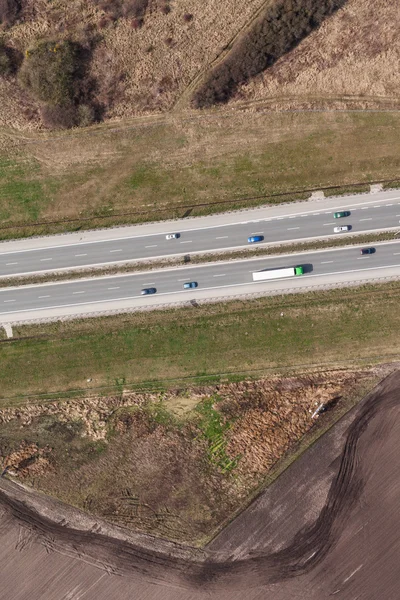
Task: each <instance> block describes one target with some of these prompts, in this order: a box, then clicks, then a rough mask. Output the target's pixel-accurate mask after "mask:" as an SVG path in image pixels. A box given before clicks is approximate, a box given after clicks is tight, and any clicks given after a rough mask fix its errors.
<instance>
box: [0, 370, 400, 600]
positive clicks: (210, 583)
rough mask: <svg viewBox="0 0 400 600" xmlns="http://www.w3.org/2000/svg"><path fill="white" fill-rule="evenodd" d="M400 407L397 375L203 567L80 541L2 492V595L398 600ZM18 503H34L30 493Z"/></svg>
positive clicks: (248, 515) (90, 538) (163, 549)
mask: <svg viewBox="0 0 400 600" xmlns="http://www.w3.org/2000/svg"><path fill="white" fill-rule="evenodd" d="M399 408H400V372H399V371H396V372H395V373H393V374H392V375H390V376H389V377H387V378H386V379H384V380H383V381H382V383H381V384H379V385H378V386H377V387H376V388H375V390H374V391H373V392H371V393H370V394H368V396H367V397H366V398H365V399H364V400H363V401H362V402H361V403H360V404H359V405H358V406H357V407H356V408H355V409H353V411H351V412H350V413H348V414H347V415H346V417H344V418H343V419H342V420H341V421H340V422H339V423H338V424H337V425H336V426H335V427H334V428H333V429H331V431H330V432H329V433H328V434H327V435H325V436H324V437H323V438H321V439H320V440H319V442H317V443H316V444H315V445H314V446H313V447H312V448H311V449H310V450H308V452H306V453H305V454H304V455H303V456H302V457H301V458H300V459H299V460H298V461H297V462H296V463H295V464H293V465H292V466H291V467H290V468H289V469H288V470H287V471H286V472H285V473H284V474H283V475H282V476H281V477H280V478H279V480H277V481H276V482H275V484H273V485H271V486H270V487H269V488H268V489H267V490H266V491H265V492H264V493H263V494H262V495H261V496H260V497H259V498H258V499H257V500H256V501H255V502H254V503H253V504H252V505H251V506H250V507H249V509H248V510H246V511H245V512H244V513H242V515H241V516H240V517H238V518H237V519H236V520H235V521H234V522H232V523H231V525H230V526H229V527H228V528H226V529H225V530H224V531H223V532H222V533H221V534H220V536H219V537H217V538H216V539H215V540H214V542H213V543H212V544H210V545H209V546H208V547H207V548H206V549H205V554H204V555H203V557H201V556H200V555H199V554H198V553H195V552H194V551H193V552H192V554H191V558H190V549H186V550H185V549H180V548H179V547H175V548H174V547H171V546H168V545H166V544H165V543H161V542H160V544H159V550H158V552H157V550H156V548H155V547H154V543H155V542H154V540H153V541H151V540H150V539H149V540H147V542H146V544H147V546H145V545H144V543H142V545H140V544H139V543H138V540H137V539H136V540H133V541H132V542H131V543H128V542H127V541H123V540H122V539H121V534H119V536H120V541H112V539H110V538H107V537H106V536H104V535H102V534H101V533H93V532H84V531H82V529H81V528H82V524H81V525H80V530H79V529H76V526H75V528H72V527H71V526H68V522H67V523H66V522H65V520H64V521H62V522H61V523H54V522H52V521H50V520H48V519H47V518H46V517H38V516H37V514H36V513H35V511H32V509H30V508H28V506H26V505H25V504H24V503H21V502H18V500H16V499H15V490H14V491H12V490H11V489H10V484H8V483H7V482H5V483H4V484H2V487H3V488H8V490H9V491H8V495H5V494H4V492H2V493H1V497H2V511H3V516H2V521H1V522H2V529H1V540H2V546H1V561H2V594H3V596H2V597H4V598H13V600H14V599H15V600H22V599H25V598H27V597H29V598H30V600H39V599H40V600H53V599H54V598H60V599H67V598H74V599H78V598H79V600H94V599H96V600H102V599H103V598H104V599H106V598H107V599H108V598H110V597H113V598H117V599H125V598H126V599H128V598H132V595H134V596H135V597H138V598H149V599H152V600H153V599H154V600H157V599H160V600H161V599H162V600H200V599H203V598H209V599H210V598H211V599H214V598H215V600H217V599H218V600H228V599H229V600H230V599H233V600H240V599H242V598H243V595H244V594H245V595H246V598H248V599H249V600H269V599H271V600H272V599H273V600H306V599H311V600H314V599H315V600H324V599H326V600H328V599H329V598H331V597H335V596H337V597H339V598H343V599H344V600H354V599H355V598H362V599H363V600H376V599H377V598H382V599H383V598H384V599H385V600H397V598H398V589H399V586H400V579H399V577H400V576H399V571H398V568H397V567H398V556H399V552H400V509H399V506H400V505H399V502H398V490H399V487H398V482H399V476H400V459H399V456H400V454H399V451H398V449H399V444H398V440H399V435H400V414H399ZM19 494H20V496H21V497H22V498H24V501H25V502H28V504H29V500H27V498H28V497H29V494H28V495H26V494H25V493H23V492H19ZM13 496H14V497H13ZM54 510H56V509H54V508H53V513H54ZM57 510H60V507H58V509H57ZM47 514H48V515H51V514H52V511H51V510H48V512H47ZM68 518H69V517H68ZM60 520H61V519H60V517H59V518H58V521H60ZM75 522H76V521H75ZM98 527H99V525H98V526H97V529H98ZM152 544H153V549H152V550H151V549H150V548H151V545H152ZM146 548H147V549H146Z"/></svg>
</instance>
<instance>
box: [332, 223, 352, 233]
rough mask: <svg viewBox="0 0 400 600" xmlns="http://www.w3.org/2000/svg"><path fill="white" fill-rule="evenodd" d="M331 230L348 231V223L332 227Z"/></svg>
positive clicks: (336, 231)
mask: <svg viewBox="0 0 400 600" xmlns="http://www.w3.org/2000/svg"><path fill="white" fill-rule="evenodd" d="M333 231H334V232H335V233H341V232H342V231H350V225H342V226H341V227H334V228H333Z"/></svg>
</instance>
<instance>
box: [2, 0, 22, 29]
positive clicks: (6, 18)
mask: <svg viewBox="0 0 400 600" xmlns="http://www.w3.org/2000/svg"><path fill="white" fill-rule="evenodd" d="M21 8H22V6H21V2H19V0H0V23H1V24H3V25H7V26H8V27H11V25H14V23H15V21H16V20H17V18H18V15H19V14H20V11H21Z"/></svg>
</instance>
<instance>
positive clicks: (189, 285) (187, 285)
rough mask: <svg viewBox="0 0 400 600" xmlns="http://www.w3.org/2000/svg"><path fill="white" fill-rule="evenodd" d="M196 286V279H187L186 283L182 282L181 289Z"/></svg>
mask: <svg viewBox="0 0 400 600" xmlns="http://www.w3.org/2000/svg"><path fill="white" fill-rule="evenodd" d="M197 286H198V283H197V281H188V282H187V283H184V284H183V289H184V290H189V289H191V288H197Z"/></svg>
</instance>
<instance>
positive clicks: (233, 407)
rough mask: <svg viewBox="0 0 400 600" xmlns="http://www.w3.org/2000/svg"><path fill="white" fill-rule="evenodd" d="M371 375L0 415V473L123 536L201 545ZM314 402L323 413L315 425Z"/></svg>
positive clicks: (313, 377)
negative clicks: (134, 533) (124, 531)
mask: <svg viewBox="0 0 400 600" xmlns="http://www.w3.org/2000/svg"><path fill="white" fill-rule="evenodd" d="M377 377H379V375H378V374H377V372H376V369H371V370H365V371H358V372H350V371H349V372H347V371H332V372H327V373H324V374H311V373H310V374H308V375H303V376H298V377H289V378H273V379H270V380H261V381H254V382H253V381H244V382H240V383H230V384H222V385H219V386H209V387H206V388H205V389H203V388H193V389H191V390H190V389H189V390H186V391H183V390H182V391H173V392H170V393H166V394H161V395H160V394H158V395H157V394H124V395H121V396H114V397H109V398H85V399H76V400H68V401H65V400H64V401H58V402H57V401H54V402H52V403H50V404H39V405H33V404H27V405H25V406H19V407H18V408H3V409H1V410H0V433H1V439H0V470H2V469H4V468H6V467H7V468H8V469H9V471H8V472H9V473H10V474H12V475H13V476H14V477H15V478H16V480H17V481H22V482H24V483H25V484H28V485H30V486H33V487H34V488H36V489H39V490H42V491H44V492H46V493H47V494H50V495H51V496H54V497H57V498H59V499H60V500H62V501H64V502H66V503H68V504H71V505H73V506H76V507H78V508H81V509H83V510H87V511H88V512H89V513H91V514H93V515H96V516H98V517H102V518H106V519H108V520H109V521H111V522H113V523H116V524H118V525H121V526H124V527H127V528H129V529H133V530H138V531H143V532H147V533H151V534H155V535H158V536H163V537H167V538H170V539H175V540H180V541H184V542H186V543H192V544H194V543H196V544H199V543H204V541H205V540H206V539H209V538H210V536H211V535H213V533H214V532H215V531H216V530H217V529H219V528H220V527H221V526H222V524H223V523H224V522H226V520H227V519H229V518H230V516H231V515H232V514H233V513H234V512H235V511H237V510H239V509H240V507H241V506H242V505H243V502H246V501H247V499H248V498H249V496H251V494H254V492H255V490H256V489H257V488H258V486H260V485H261V484H262V483H263V480H264V478H265V476H266V474H270V473H271V468H272V467H273V466H274V465H276V464H277V461H279V459H281V458H282V457H283V456H285V455H286V453H288V452H289V453H290V452H291V453H292V452H293V450H296V452H299V451H300V446H299V447H297V443H298V442H299V440H301V439H302V438H303V437H304V435H305V434H306V433H307V432H310V434H311V439H314V437H316V436H318V435H319V434H320V433H321V430H322V429H324V428H326V427H327V426H329V424H330V423H331V419H337V415H338V414H339V415H340V414H342V413H343V412H344V411H346V410H348V408H349V407H350V406H352V405H353V404H354V402H355V401H356V400H357V398H359V397H360V396H362V395H363V394H364V393H365V390H366V389H369V388H370V387H371V386H372V385H373V384H374V382H375V381H376V379H377ZM321 404H323V405H326V406H327V407H331V409H330V410H329V411H328V412H327V413H326V414H324V415H321V416H320V417H319V418H318V420H313V418H312V413H313V412H314V411H315V409H316V408H317V407H318V406H320V405H321ZM333 406H334V407H335V409H334V410H333ZM308 443H310V442H309V439H307V438H305V439H304V440H303V441H302V444H303V445H305V446H306V445H307V444H308ZM288 456H290V454H288Z"/></svg>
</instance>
